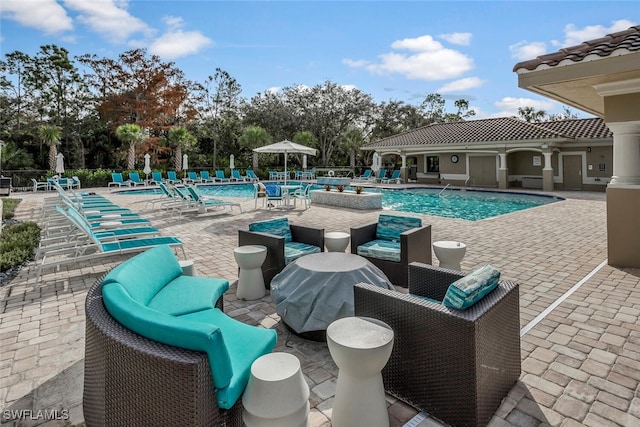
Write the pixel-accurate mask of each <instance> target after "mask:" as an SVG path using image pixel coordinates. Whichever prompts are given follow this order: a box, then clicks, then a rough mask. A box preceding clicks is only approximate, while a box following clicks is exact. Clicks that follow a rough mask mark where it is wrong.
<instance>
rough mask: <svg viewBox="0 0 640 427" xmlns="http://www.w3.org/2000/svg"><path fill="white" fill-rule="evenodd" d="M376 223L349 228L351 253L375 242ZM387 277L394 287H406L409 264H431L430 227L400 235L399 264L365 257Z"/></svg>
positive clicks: (425, 226)
mask: <svg viewBox="0 0 640 427" xmlns="http://www.w3.org/2000/svg"><path fill="white" fill-rule="evenodd" d="M377 227H378V223H377V222H374V223H371V224H366V225H362V226H359V227H353V228H351V253H354V254H358V246H360V245H363V244H365V243H367V242H371V241H373V240H376V230H377ZM365 258H367V260H369V261H370V262H371V263H372V264H374V265H375V266H376V267H378V268H379V269H380V270H382V271H383V272H384V274H386V275H387V277H388V278H389V280H390V281H391V283H393V284H394V285H396V286H402V287H404V288H406V287H407V267H408V265H409V263H410V262H422V263H425V264H431V225H423V226H421V227H417V228H414V229H411V230H408V231H405V232H403V233H402V234H400V262H396V261H391V260H387V259H381V258H375V257H369V256H365Z"/></svg>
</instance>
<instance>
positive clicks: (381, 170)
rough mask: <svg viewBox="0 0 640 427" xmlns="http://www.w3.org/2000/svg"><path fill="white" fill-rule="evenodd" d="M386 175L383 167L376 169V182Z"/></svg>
mask: <svg viewBox="0 0 640 427" xmlns="http://www.w3.org/2000/svg"><path fill="white" fill-rule="evenodd" d="M386 176H387V170H386V169H385V168H382V169H380V170H379V171H378V175H376V177H375V180H376V182H382V180H383V179H384V178H386Z"/></svg>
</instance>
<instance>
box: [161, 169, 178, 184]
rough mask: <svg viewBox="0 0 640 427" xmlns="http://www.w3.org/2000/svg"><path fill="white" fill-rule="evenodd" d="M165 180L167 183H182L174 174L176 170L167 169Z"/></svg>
mask: <svg viewBox="0 0 640 427" xmlns="http://www.w3.org/2000/svg"><path fill="white" fill-rule="evenodd" d="M165 182H168V183H169V184H182V181H181V180H179V179H178V177H177V175H176V171H168V172H167V179H166V180H165Z"/></svg>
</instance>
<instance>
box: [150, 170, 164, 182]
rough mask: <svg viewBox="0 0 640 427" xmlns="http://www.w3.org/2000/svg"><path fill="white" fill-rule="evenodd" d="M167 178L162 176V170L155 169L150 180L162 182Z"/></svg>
mask: <svg viewBox="0 0 640 427" xmlns="http://www.w3.org/2000/svg"><path fill="white" fill-rule="evenodd" d="M164 181H165V179H164V178H163V177H162V172H158V171H153V172H151V180H150V181H149V182H150V183H151V184H156V185H158V184H160V183H163V182H164Z"/></svg>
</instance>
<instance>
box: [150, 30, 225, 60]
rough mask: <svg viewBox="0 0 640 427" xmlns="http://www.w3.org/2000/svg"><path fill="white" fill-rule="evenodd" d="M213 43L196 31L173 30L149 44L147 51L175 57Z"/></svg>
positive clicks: (196, 50) (164, 57)
mask: <svg viewBox="0 0 640 427" xmlns="http://www.w3.org/2000/svg"><path fill="white" fill-rule="evenodd" d="M211 44H213V42H212V41H211V39H209V38H208V37H206V36H204V35H203V34H202V33H200V32H198V31H182V30H179V29H178V30H173V31H169V32H166V33H164V34H163V35H161V36H160V37H158V38H157V39H155V40H154V41H153V43H151V44H150V45H149V52H150V53H152V54H155V55H158V56H160V57H161V58H163V59H176V58H180V57H182V56H188V55H192V54H194V53H197V52H199V51H200V50H201V49H202V48H204V47H207V46H210V45H211Z"/></svg>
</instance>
